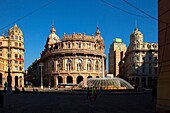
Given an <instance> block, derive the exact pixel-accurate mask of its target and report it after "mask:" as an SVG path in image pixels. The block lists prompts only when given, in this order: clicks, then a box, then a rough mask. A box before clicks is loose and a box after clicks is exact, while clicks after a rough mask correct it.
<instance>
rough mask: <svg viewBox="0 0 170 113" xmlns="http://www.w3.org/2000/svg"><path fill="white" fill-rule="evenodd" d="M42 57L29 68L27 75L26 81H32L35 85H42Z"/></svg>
mask: <svg viewBox="0 0 170 113" xmlns="http://www.w3.org/2000/svg"><path fill="white" fill-rule="evenodd" d="M39 60H40V58H37V59H36V60H35V61H34V62H33V63H32V64H31V65H30V66H29V67H28V70H27V74H26V77H25V80H26V83H32V84H33V85H34V86H35V87H38V86H40V83H41V75H40V71H41V70H40V65H39V63H40V62H39Z"/></svg>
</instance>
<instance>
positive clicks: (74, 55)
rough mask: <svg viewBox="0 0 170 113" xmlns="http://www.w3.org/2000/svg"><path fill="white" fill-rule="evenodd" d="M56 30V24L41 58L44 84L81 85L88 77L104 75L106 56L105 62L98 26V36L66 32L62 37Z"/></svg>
mask: <svg viewBox="0 0 170 113" xmlns="http://www.w3.org/2000/svg"><path fill="white" fill-rule="evenodd" d="M55 32H56V30H55V28H54V26H52V29H51V34H50V35H49V36H48V38H47V41H46V45H45V49H44V51H43V52H42V53H41V58H40V59H39V61H38V62H39V63H40V62H42V63H43V64H44V66H43V67H42V68H43V69H42V76H43V85H44V86H49V85H51V86H57V85H58V84H59V83H63V84H68V83H71V84H78V83H79V82H81V81H83V80H87V78H101V77H102V58H103V59H104V64H105V60H106V55H105V54H104V48H105V47H104V40H103V38H102V37H101V36H100V31H99V28H97V29H96V32H95V36H94V35H92V36H88V35H85V33H83V34H81V33H78V34H76V33H73V34H71V35H67V34H65V33H64V35H63V37H62V39H61V40H60V38H59V37H58V36H57V35H56V33H55ZM40 71H41V70H40Z"/></svg>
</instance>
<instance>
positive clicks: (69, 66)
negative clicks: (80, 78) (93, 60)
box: [66, 59, 72, 71]
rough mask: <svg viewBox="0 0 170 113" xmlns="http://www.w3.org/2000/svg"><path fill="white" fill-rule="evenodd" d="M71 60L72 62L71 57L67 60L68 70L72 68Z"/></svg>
mask: <svg viewBox="0 0 170 113" xmlns="http://www.w3.org/2000/svg"><path fill="white" fill-rule="evenodd" d="M71 62H72V61H71V60H70V59H68V60H67V64H66V66H67V70H68V71H70V70H71Z"/></svg>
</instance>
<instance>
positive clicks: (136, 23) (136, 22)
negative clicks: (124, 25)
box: [135, 20, 138, 28]
mask: <svg viewBox="0 0 170 113" xmlns="http://www.w3.org/2000/svg"><path fill="white" fill-rule="evenodd" d="M137 27H138V21H137V20H135V28H137Z"/></svg>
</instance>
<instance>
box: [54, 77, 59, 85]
mask: <svg viewBox="0 0 170 113" xmlns="http://www.w3.org/2000/svg"><path fill="white" fill-rule="evenodd" d="M54 86H55V87H57V86H58V75H54Z"/></svg>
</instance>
